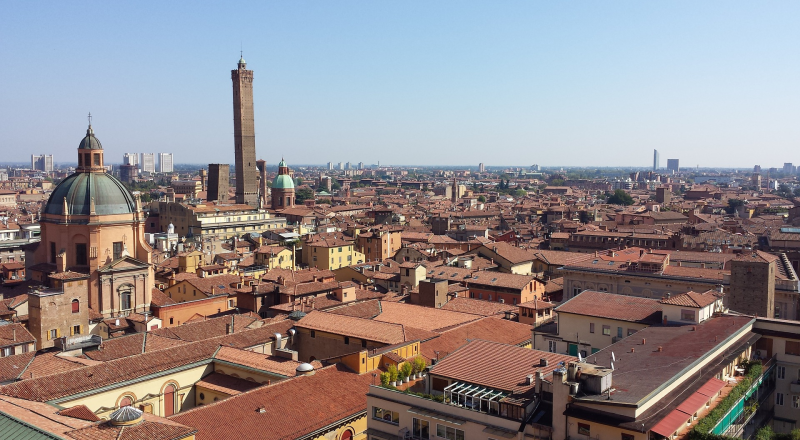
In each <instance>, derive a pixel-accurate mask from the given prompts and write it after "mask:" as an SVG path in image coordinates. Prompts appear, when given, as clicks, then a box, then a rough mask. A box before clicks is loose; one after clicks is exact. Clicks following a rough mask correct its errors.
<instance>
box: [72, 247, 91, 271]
mask: <svg viewBox="0 0 800 440" xmlns="http://www.w3.org/2000/svg"><path fill="white" fill-rule="evenodd" d="M75 264H76V265H78V266H86V265H87V264H89V263H88V260H87V259H86V243H75Z"/></svg>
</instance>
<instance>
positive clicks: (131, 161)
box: [122, 153, 139, 166]
mask: <svg viewBox="0 0 800 440" xmlns="http://www.w3.org/2000/svg"><path fill="white" fill-rule="evenodd" d="M122 164H123V165H135V166H138V165H139V155H138V154H136V153H125V154H123V155H122Z"/></svg>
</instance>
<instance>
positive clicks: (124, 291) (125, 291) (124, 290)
mask: <svg viewBox="0 0 800 440" xmlns="http://www.w3.org/2000/svg"><path fill="white" fill-rule="evenodd" d="M117 291H118V292H119V308H120V310H128V309H130V308H131V292H132V291H133V286H131V285H130V284H125V285H122V286H120V288H119V289H118V290H117Z"/></svg>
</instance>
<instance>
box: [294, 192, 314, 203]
mask: <svg viewBox="0 0 800 440" xmlns="http://www.w3.org/2000/svg"><path fill="white" fill-rule="evenodd" d="M313 198H314V191H312V190H311V189H309V188H300V189H298V190H297V192H295V193H294V200H295V202H297V204H302V203H303V202H305V201H306V200H309V199H313Z"/></svg>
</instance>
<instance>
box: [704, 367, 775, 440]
mask: <svg viewBox="0 0 800 440" xmlns="http://www.w3.org/2000/svg"><path fill="white" fill-rule="evenodd" d="M775 364H776V357H775V356H773V357H772V358H771V359H769V360H767V361H766V362H764V364H763V367H762V373H761V375H760V376H758V377H756V378H754V379H753V382H752V384H751V385H750V387H749V388H748V389H747V391H745V392H744V394H743V395H742V397H741V398H739V399H738V400H737V401H736V403H734V404H733V406H731V408H730V409H729V410H728V412H727V413H725V415H724V416H722V418H721V419H720V420H719V422H717V424H716V426H714V428H712V429H711V433H712V434H718V435H724V436H728V437H737V438H749V437H750V436H751V435H753V434H754V433H755V432H756V431H757V430H758V429H759V428H760V427H761V425H762V422H764V421H765V420H768V419H769V417H766V418H765V417H764V416H765V414H766V415H768V413H770V411H768V410H767V409H766V407H767V406H768V405H765V402H767V399H770V398H772V393H773V392H774V391H775ZM751 422H752V423H751Z"/></svg>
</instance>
